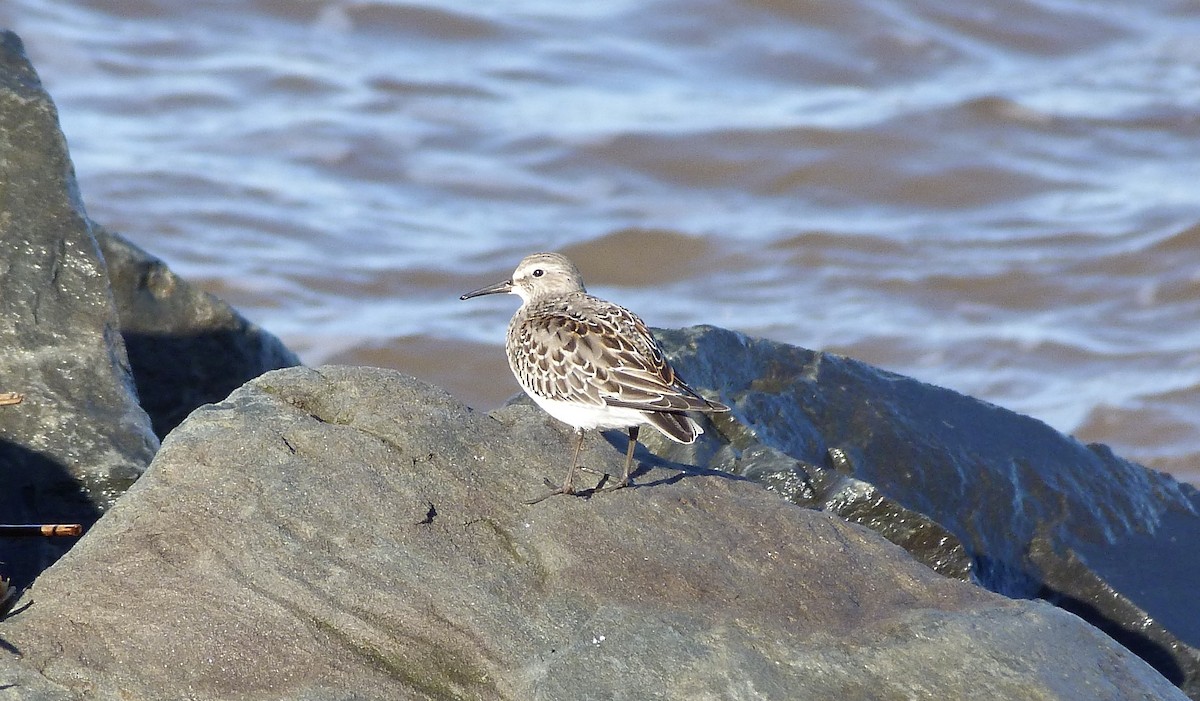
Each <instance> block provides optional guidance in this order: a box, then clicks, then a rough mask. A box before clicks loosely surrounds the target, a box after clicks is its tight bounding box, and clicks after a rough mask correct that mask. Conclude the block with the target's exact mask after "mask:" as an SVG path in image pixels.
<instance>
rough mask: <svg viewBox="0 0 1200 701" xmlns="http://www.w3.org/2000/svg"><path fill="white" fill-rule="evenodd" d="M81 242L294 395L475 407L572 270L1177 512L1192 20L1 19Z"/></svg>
mask: <svg viewBox="0 0 1200 701" xmlns="http://www.w3.org/2000/svg"><path fill="white" fill-rule="evenodd" d="M0 25H4V26H7V27H9V28H12V29H14V30H15V31H17V32H18V33H19V34H20V35H21V36H22V37H23V39H24V40H25V42H26V45H27V49H28V51H29V53H30V55H31V56H32V57H33V59H34V61H35V64H36V66H37V67H38V69H39V71H40V73H41V75H42V78H43V80H44V81H45V83H46V85H47V87H48V89H49V90H50V92H51V94H52V95H53V96H54V97H55V99H56V101H57V103H58V105H59V109H60V112H61V119H62V122H63V126H64V130H65V131H66V134H67V137H68V139H69V141H70V143H71V147H72V153H73V156H74V159H75V164H76V168H77V171H78V175H79V180H80V183H81V187H82V190H83V195H84V199H85V201H86V202H87V205H88V208H89V212H90V213H91V215H92V216H93V217H94V218H95V219H97V220H98V221H100V222H102V223H104V224H105V225H106V226H109V227H110V228H112V229H114V230H118V231H121V232H122V233H124V234H126V235H128V236H129V237H131V238H132V239H134V240H135V241H137V242H139V243H140V244H142V245H143V246H144V247H146V248H147V249H149V250H150V251H152V252H154V253H155V254H157V255H159V256H161V257H163V258H164V259H166V260H167V261H168V262H169V263H170V264H171V265H172V266H173V267H174V268H176V269H177V270H179V271H180V272H181V273H182V274H184V275H186V276H187V277H189V278H190V279H192V280H195V281H197V282H199V283H200V284H202V285H203V286H204V287H206V288H207V289H209V290H211V291H213V292H215V293H217V294H219V295H221V296H223V297H225V298H226V299H228V300H229V301H230V302H232V303H233V304H234V305H235V306H238V307H239V308H240V309H242V310H243V311H244V312H245V313H247V315H248V316H250V317H251V318H253V319H254V320H255V321H257V322H258V323H260V324H262V325H263V326H265V327H266V328H268V329H270V330H272V331H274V332H276V333H277V334H279V335H280V336H281V337H283V339H284V340H285V341H286V342H287V343H288V344H289V345H290V346H292V347H293V348H295V349H297V350H298V351H299V352H300V353H301V356H302V357H303V358H304V360H305V361H306V362H307V363H309V364H318V363H324V362H331V361H336V362H349V363H364V364H372V365H381V366H387V367H395V368H399V369H402V370H405V371H407V372H410V373H412V374H415V375H417V376H419V377H422V378H424V379H427V380H429V381H431V382H435V383H437V384H440V385H443V386H445V387H447V388H448V389H450V390H451V391H453V392H454V393H456V394H458V395H459V396H460V397H462V398H463V399H464V400H466V401H468V402H470V403H472V404H474V405H476V406H480V407H484V408H486V407H490V406H493V405H495V404H497V403H499V402H500V401H501V400H503V399H504V398H505V397H507V396H509V395H510V394H512V393H514V392H516V391H517V388H516V384H515V382H513V381H512V379H511V378H510V377H509V375H508V371H507V367H506V364H505V361H504V358H503V353H502V351H501V349H500V344H501V343H502V339H503V330H504V326H505V324H506V322H507V319H508V316H509V315H510V314H511V312H512V310H513V308H514V307H515V304H516V300H515V299H512V298H500V299H488V300H475V301H473V302H471V303H466V302H459V301H458V299H457V295H458V294H459V293H461V292H463V291H465V290H468V289H472V288H474V287H476V286H478V285H480V284H483V283H485V282H491V281H494V280H498V279H500V278H502V277H504V276H506V275H507V274H508V272H509V271H510V270H511V268H512V267H513V266H514V264H515V263H516V261H517V260H518V259H519V258H520V257H521V256H522V255H524V254H525V253H528V252H530V251H533V250H537V249H553V250H562V251H564V252H566V253H567V254H568V255H570V256H572V257H573V258H575V259H576V260H577V262H578V263H579V265H580V267H581V268H582V270H583V271H584V273H585V275H586V277H587V280H588V283H589V287H590V288H591V289H592V291H593V292H596V293H598V294H601V295H602V296H606V297H609V298H612V299H614V300H615V301H618V302H621V303H623V304H625V305H627V306H629V307H631V308H633V309H634V310H636V311H638V312H639V313H641V315H642V316H643V317H644V318H645V319H646V320H647V321H648V322H649V323H651V324H653V325H657V326H680V325H687V324H695V323H712V324H717V325H720V326H725V327H729V328H735V329H739V330H742V331H745V332H747V333H750V334H754V335H762V336H767V337H770V338H775V339H778V340H781V341H786V342H789V343H795V344H799V345H803V346H807V347H810V348H823V349H828V350H832V351H836V352H839V353H845V354H848V355H851V356H854V357H857V358H860V359H862V360H865V361H868V362H871V363H875V364H878V365H881V366H884V367H886V368H889V369H892V370H895V371H898V372H902V373H905V374H909V375H913V376H916V377H918V378H921V379H923V380H926V381H929V382H933V383H936V384H939V385H943V386H947V387H952V388H954V389H957V390H959V391H962V392H966V393H968V394H972V395H975V396H978V397H982V398H984V399H988V400H990V401H993V402H995V403H997V404H1000V405H1003V406H1006V407H1009V408H1012V409H1015V410H1017V411H1021V412H1023V413H1027V414H1031V415H1033V416H1036V417H1039V418H1041V419H1043V420H1045V421H1047V422H1048V423H1050V424H1051V425H1053V426H1055V427H1056V428H1058V429H1060V430H1063V431H1066V432H1069V433H1074V434H1075V435H1077V436H1078V437H1080V438H1081V439H1083V440H1086V441H1101V442H1106V443H1110V444H1112V445H1113V447H1114V448H1115V450H1116V451H1117V452H1119V453H1121V454H1124V455H1126V456H1128V457H1130V458H1133V459H1135V460H1138V461H1140V462H1143V463H1145V464H1148V465H1150V466H1153V467H1156V468H1159V469H1163V470H1168V471H1171V472H1174V473H1175V474H1177V475H1179V476H1180V477H1182V478H1185V479H1189V480H1192V481H1200V412H1198V411H1197V409H1198V408H1200V187H1198V185H1200V5H1197V4H1196V3H1194V2H1183V1H1174V2H1171V1H1164V0H1149V1H1148V2H1142V3H1135V4H1129V3H1126V4H1123V5H1118V4H1111V3H1093V2H1083V1H1072V0H1065V1H1064V0H1032V1H1021V2H1016V1H1001V0H984V1H983V2H974V3H958V2H949V1H948V0H946V1H942V2H933V1H930V0H918V1H917V2H895V1H886V0H854V1H853V2H841V3H833V2H807V1H801V2H754V1H748V0H747V1H742V2H734V1H724V2H718V1H711V2H689V3H682V2H669V1H662V0H659V1H654V0H651V1H649V2H645V1H643V2H637V3H632V2H606V3H562V2H534V1H530V0H518V1H516V2H511V3H497V4H494V6H490V7H483V8H480V7H479V3H454V2H445V1H440V0H432V1H431V2H425V3H420V4H418V3H403V2H389V1H387V0H342V1H338V0H312V1H309V2H290V1H284V0H258V1H256V2H246V3H228V2H218V1H216V0H190V1H189V2H181V1H179V0H157V1H155V0H138V1H136V2H122V3H112V2H107V1H102V0H54V1H53V2H50V1H49V0H6V2H5V3H4V4H2V5H0Z"/></svg>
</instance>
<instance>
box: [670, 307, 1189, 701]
mask: <svg viewBox="0 0 1200 701" xmlns="http://www.w3.org/2000/svg"><path fill="white" fill-rule="evenodd" d="M657 333H658V336H659V338H660V340H662V341H663V342H664V346H665V347H666V348H667V349H668V350H669V351H670V352H671V354H672V356H673V358H674V359H675V362H676V365H677V367H678V368H679V369H680V372H681V374H682V375H683V376H684V377H686V378H687V379H688V381H689V382H690V383H692V384H694V385H696V386H701V387H711V388H717V389H719V391H720V392H719V393H720V398H721V400H722V401H724V402H726V403H732V404H734V406H735V409H734V411H733V412H732V413H731V414H729V415H718V416H717V417H716V419H715V420H716V421H717V422H718V423H717V424H716V425H713V426H711V428H712V430H710V431H709V433H708V434H707V435H706V437H707V439H708V441H709V444H708V445H703V446H700V447H695V448H692V447H689V448H690V452H689V451H681V450H680V449H679V448H676V447H673V446H671V445H666V444H663V442H655V441H656V440H657V439H656V438H654V437H653V436H651V437H649V438H648V441H649V442H650V443H651V445H652V447H653V448H654V450H655V451H656V452H658V453H659V454H661V455H663V456H664V457H665V458H666V459H672V460H678V459H681V458H682V461H683V462H689V459H690V458H693V457H695V458H698V459H700V460H701V462H700V463H698V464H706V465H709V466H711V467H716V468H720V469H729V470H733V471H738V470H740V469H743V468H742V466H740V464H739V463H743V462H744V463H747V464H748V465H749V466H751V467H753V466H754V465H755V463H756V462H760V460H759V459H757V458H755V456H756V454H757V453H756V451H758V453H761V452H762V451H764V450H767V449H769V450H770V451H774V452H775V453H776V454H777V455H782V456H784V457H782V458H777V459H775V461H774V464H775V465H776V466H777V467H780V469H785V470H790V471H792V472H793V476H792V477H790V478H788V477H786V476H784V477H781V476H780V475H785V473H784V472H780V471H779V470H775V471H772V470H771V469H767V470H765V471H764V470H762V468H755V469H747V474H749V475H753V476H755V477H756V478H758V479H760V480H761V481H763V482H764V484H767V485H768V486H771V487H776V486H777V485H776V484H775V483H776V482H778V481H779V480H783V481H784V482H785V483H786V482H787V481H788V480H789V479H790V480H791V483H792V484H803V483H806V482H807V483H817V482H820V481H821V480H823V479H826V476H825V472H827V471H828V470H829V469H834V471H835V472H839V473H840V474H845V475H847V476H848V477H850V478H853V479H854V480H855V481H856V482H857V483H858V484H859V488H858V489H857V496H856V497H855V499H853V500H852V501H853V502H855V503H858V504H860V505H862V507H863V509H865V513H873V514H875V515H873V516H871V517H870V518H868V519H865V520H864V519H858V520H859V522H862V523H865V524H867V525H870V526H871V527H872V528H875V529H876V530H879V531H880V532H882V533H884V534H885V535H888V532H889V531H894V530H896V529H897V528H899V530H901V531H904V532H907V533H909V536H908V537H903V538H901V539H896V538H893V539H894V540H896V542H901V543H902V544H904V545H905V546H906V547H908V548H910V549H911V550H912V552H913V553H914V555H915V556H916V557H917V558H918V559H920V560H922V561H925V562H932V563H937V562H947V563H951V564H949V565H948V566H949V568H950V570H952V571H950V572H947V573H948V574H954V572H953V571H954V570H957V571H958V572H959V574H957V575H955V576H962V574H964V572H963V568H962V566H961V565H960V564H954V563H960V562H961V559H960V558H959V557H957V556H956V555H955V547H956V544H961V547H962V548H965V552H966V554H967V555H968V556H969V558H970V560H971V561H972V564H973V567H972V569H973V572H974V576H975V577H976V578H977V579H978V581H979V582H980V583H981V584H983V585H984V586H986V587H987V588H989V589H991V590H993V591H996V592H1000V593H1002V594H1005V595H1007V596H1013V597H1042V598H1045V599H1046V600H1048V601H1051V602H1053V603H1056V604H1059V605H1062V606H1063V607H1064V608H1066V609H1067V610H1070V611H1072V612H1074V613H1076V614H1078V615H1079V616H1082V617H1083V618H1084V619H1086V620H1088V621H1089V622H1091V623H1092V624H1093V625H1096V626H1097V627H1099V628H1101V629H1102V630H1105V631H1106V632H1108V633H1109V634H1110V635H1112V636H1113V637H1114V638H1115V639H1117V640H1119V641H1120V642H1121V643H1122V644H1124V645H1125V646H1126V647H1128V648H1129V649H1130V650H1132V651H1134V652H1135V653H1137V654H1138V655H1139V656H1141V657H1142V658H1143V659H1145V660H1147V661H1148V662H1150V663H1151V664H1153V665H1154V666H1155V667H1156V668H1157V669H1158V670H1159V671H1160V672H1162V673H1163V674H1164V675H1165V676H1166V677H1167V678H1168V679H1170V680H1171V681H1172V682H1174V683H1176V684H1178V685H1179V686H1180V687H1181V688H1183V689H1184V690H1185V691H1187V692H1188V694H1189V695H1190V696H1192V697H1193V698H1200V653H1198V652H1197V649H1196V647H1197V646H1198V645H1200V617H1197V616H1196V595H1195V586H1194V583H1195V582H1196V581H1198V580H1200V551H1198V550H1197V549H1196V548H1195V543H1197V542H1200V496H1198V493H1197V491H1196V490H1195V489H1194V488H1192V487H1190V486H1189V485H1185V484H1180V483H1179V482H1177V481H1175V480H1174V479H1172V478H1171V477H1170V476H1168V475H1164V474H1161V473H1158V472H1154V471H1152V470H1148V469H1146V468H1144V467H1142V466H1140V465H1136V464H1134V463H1131V462H1129V461H1127V460H1123V459H1121V458H1119V457H1117V456H1115V455H1113V454H1112V452H1111V451H1109V450H1108V449H1107V448H1105V447H1103V446H1088V445H1083V444H1081V443H1079V442H1078V441H1075V440H1073V439H1071V438H1069V437H1067V436H1063V435H1062V434H1059V433H1058V432H1056V431H1054V430H1053V429H1051V428H1050V427H1048V426H1046V425H1045V424H1043V423H1041V422H1039V421H1037V420H1035V419H1031V418H1029V417H1026V416H1021V415H1019V414H1016V413H1013V412H1011V411H1007V410H1005V409H1001V408H1000V407H997V406H994V405H991V404H988V403H986V402H982V401H979V400H977V399H973V398H971V397H967V396H964V395H961V394H958V393H956V392H952V391H950V390H946V389H942V388H939V387H934V386H931V385H928V384H925V383H922V382H919V381H917V380H914V379H911V378H907V377H902V376H899V375H895V374H892V373H888V372H885V371H883V370H880V369H878V368H874V367H871V366H869V365H867V364H865V363H861V362H857V361H855V360H852V359H849V358H844V357H840V356H836V355H831V354H825V353H817V352H813V351H809V350H805V349H802V348H796V347H794V346H787V345H784V344H779V343H773V342H770V341H766V340H761V339H751V338H747V337H745V336H742V335H739V334H737V333H734V332H730V331H725V330H722V329H716V328H711V327H698V328H694V329H685V330H679V331H659V332H657ZM831 454H832V455H833V456H834V457H833V458H832V459H831V457H830V456H831ZM709 456H711V461H706V460H709ZM788 460H791V461H793V462H792V463H791V464H790V465H789V464H788V463H787V461H788ZM813 466H818V467H813ZM823 470H824V471H825V472H822V471H823ZM863 485H867V486H863ZM777 491H782V492H783V493H784V494H785V496H789V493H788V491H787V490H777ZM853 491H855V490H851V492H853ZM876 495H878V497H879V498H881V499H883V500H884V501H882V502H880V504H879V505H873V504H872V503H871V500H873V499H875V498H876ZM789 498H792V499H793V501H796V502H797V503H802V504H810V503H812V502H813V497H812V496H811V495H809V494H805V493H804V492H803V490H801V491H800V492H794V490H793V493H791V494H790V496H789ZM889 504H890V505H893V506H889ZM880 505H882V506H884V507H885V508H883V509H882V511H883V512H884V513H882V514H880V513H879V512H880V508H879V506H880ZM897 507H898V508H900V509H902V511H897V512H896V514H897V516H896V517H892V516H888V515H887V514H886V512H887V511H888V510H891V509H895V508H897ZM853 510H854V511H856V512H859V513H863V511H862V509H858V508H855V509H853ZM837 511H838V512H839V513H844V512H845V507H844V506H843V507H842V508H841V509H838V510H837ZM913 515H917V519H916V520H915V521H914V520H913ZM897 518H899V519H900V520H901V521H906V522H907V523H908V524H909V525H907V526H906V525H904V524H900V525H898V524H897ZM914 525H915V527H913V526H914ZM942 532H944V533H948V534H950V539H949V540H946V539H943V538H941V537H939V535H938V534H939V533H942ZM889 537H893V536H891V535H889ZM943 571H944V570H943Z"/></svg>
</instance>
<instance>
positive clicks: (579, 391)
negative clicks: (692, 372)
mask: <svg viewBox="0 0 1200 701" xmlns="http://www.w3.org/2000/svg"><path fill="white" fill-rule="evenodd" d="M500 293H505V294H515V295H517V296H518V297H520V298H521V307H520V308H519V309H518V310H517V312H516V313H515V314H514V315H513V318H512V321H510V322H509V324H508V337H507V343H506V350H507V351H508V365H509V367H510V368H512V371H513V375H515V376H516V378H517V382H518V383H519V384H520V385H521V389H523V390H525V393H526V394H528V395H529V396H530V397H531V398H533V401H535V402H537V404H538V406H540V407H541V408H542V409H544V410H545V411H546V413H548V414H550V415H551V416H553V417H554V418H556V419H558V420H559V421H562V422H563V423H565V424H567V425H569V426H571V427H572V428H574V429H575V437H576V440H575V449H574V452H573V454H572V457H571V466H570V467H569V468H568V469H567V476H566V479H565V480H564V481H563V483H562V485H560V486H555V485H554V483H553V482H551V481H550V480H546V484H547V485H549V486H550V487H551V489H552V490H553V491H551V492H550V493H548V494H545V495H542V496H540V497H538V498H536V499H532V500H530V501H528V502H527V503H529V504H536V503H537V502H539V501H542V500H543V499H545V498H547V497H550V496H554V495H555V494H574V493H575V487H574V479H575V470H576V468H577V467H578V464H579V451H580V450H581V449H582V448H583V437H584V432H585V431H588V430H594V429H599V430H604V429H610V428H624V429H626V430H628V432H629V446H628V448H627V450H626V452H625V471H624V474H623V475H622V476H621V479H620V481H618V482H617V483H616V484H615V485H613V486H611V487H609V489H619V488H621V487H626V486H628V485H629V484H630V479H629V478H630V472H631V469H632V467H633V451H634V449H635V448H636V447H637V437H638V429H639V428H640V427H641V426H642V424H650V425H651V426H653V427H654V428H657V429H658V430H659V431H661V432H662V433H663V435H665V436H667V437H668V438H670V439H671V440H673V441H676V442H678V443H692V442H693V441H695V440H696V436H698V435H700V434H701V433H703V429H702V428H700V425H699V424H697V423H696V421H695V420H694V419H692V418H691V417H690V416H688V415H687V412H689V411H697V412H705V413H713V412H722V411H729V407H727V406H725V405H724V404H721V403H719V402H715V401H712V400H709V399H705V398H704V397H702V396H700V395H699V394H698V393H697V392H696V391H695V390H693V389H692V388H691V387H688V386H687V385H686V384H684V382H683V381H682V380H681V379H679V377H678V376H677V375H676V374H675V370H674V369H673V368H672V367H671V365H670V363H668V362H667V359H666V356H665V355H664V354H663V351H662V348H660V347H659V345H658V343H657V342H656V341H655V340H654V337H653V336H651V335H650V331H649V330H648V329H647V328H646V324H645V323H644V322H643V321H642V320H641V319H640V318H638V316H637V315H636V314H634V313H633V312H631V311H629V310H628V309H626V308H624V307H622V306H620V305H617V304H613V303H612V302H607V301H605V300H602V299H599V298H597V297H593V296H592V295H589V294H588V293H587V290H586V289H585V288H584V286H583V276H581V275H580V274H579V269H578V268H576V267H575V265H574V264H573V263H571V261H569V260H567V258H566V257H565V256H562V255H560V254H558V253H534V254H533V255H530V256H527V257H526V258H525V259H524V260H522V261H521V262H520V264H519V265H517V269H516V270H515V271H514V272H513V274H512V277H511V278H509V279H508V280H504V281H503V282H498V283H496V284H494V285H488V286H487V287H482V288H480V289H478V290H475V291H473V292H468V293H466V294H464V295H462V297H460V299H470V298H472V297H479V296H482V295H490V294H500Z"/></svg>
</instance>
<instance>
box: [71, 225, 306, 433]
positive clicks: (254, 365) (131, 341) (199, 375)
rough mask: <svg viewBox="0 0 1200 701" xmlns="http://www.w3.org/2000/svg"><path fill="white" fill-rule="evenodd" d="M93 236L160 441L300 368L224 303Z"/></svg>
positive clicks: (108, 238)
mask: <svg viewBox="0 0 1200 701" xmlns="http://www.w3.org/2000/svg"><path fill="white" fill-rule="evenodd" d="M94 230H95V233H96V240H97V241H98V242H99V244H100V249H101V250H102V251H103V252H104V258H105V260H106V261H107V263H108V274H109V278H110V279H111V280H112V289H113V296H114V298H115V299H116V304H117V312H118V316H119V318H120V323H121V335H122V336H124V338H125V347H126V349H127V350H128V352H129V364H130V367H131V368H132V369H133V379H134V381H135V382H136V383H137V390H138V395H139V396H140V397H141V403H142V408H144V409H145V410H146V412H147V413H148V414H149V415H150V419H151V421H152V422H153V425H154V431H155V433H157V434H158V436H159V437H160V438H161V437H164V436H166V435H167V434H168V433H169V432H170V431H171V429H173V428H175V427H176V426H177V425H179V422H181V421H183V419H184V418H185V417H186V416H187V415H188V414H190V413H191V412H192V410H194V409H195V408H196V407H198V406H201V405H202V404H210V403H212V402H217V401H220V400H222V399H224V398H225V397H227V396H229V393H230V392H232V391H233V390H235V389H237V388H238V387H241V386H242V384H243V383H245V382H246V381H247V380H250V379H251V378H254V377H258V376H259V375H261V374H263V373H264V372H266V371H268V370H276V369H279V368H284V367H291V366H293V365H299V364H300V360H299V358H297V357H296V354H295V353H293V352H292V351H290V350H288V348H287V347H285V346H284V345H283V343H282V342H280V340H279V339H278V338H276V337H275V336H273V335H271V334H269V333H267V332H266V331H263V330H262V329H260V328H259V327H257V326H255V325H254V324H251V323H250V322H249V321H247V320H246V319H245V318H244V317H242V316H241V315H240V314H238V313H237V312H236V311H235V310H234V309H233V308H232V307H230V306H229V305H228V304H227V303H226V302H224V301H223V300H221V299H219V298H217V297H215V296H213V295H211V294H208V293H207V292H204V291H202V290H199V289H197V288H195V287H193V286H192V285H190V284H188V283H187V282H186V281H184V280H182V279H181V278H180V277H179V276H178V275H176V274H175V273H173V272H171V270H170V269H169V268H168V267H167V265H166V264H165V263H163V262H162V261H161V260H159V259H158V258H155V257H154V256H152V255H150V254H149V253H146V252H145V251H143V250H142V249H140V248H138V247H137V246H135V245H134V244H132V243H130V242H129V241H127V240H125V239H124V238H122V237H121V236H118V235H117V234H114V233H110V232H108V231H105V230H104V229H102V228H100V227H95V229H94Z"/></svg>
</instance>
